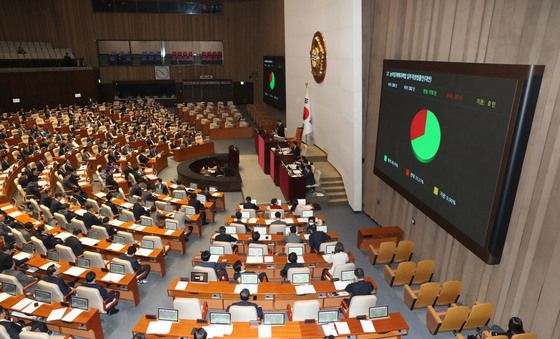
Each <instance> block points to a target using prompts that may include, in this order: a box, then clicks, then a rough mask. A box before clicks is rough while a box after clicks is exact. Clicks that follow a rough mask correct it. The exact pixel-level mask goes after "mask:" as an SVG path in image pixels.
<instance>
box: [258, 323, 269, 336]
mask: <svg viewBox="0 0 560 339" xmlns="http://www.w3.org/2000/svg"><path fill="white" fill-rule="evenodd" d="M259 338H272V326H270V325H259Z"/></svg>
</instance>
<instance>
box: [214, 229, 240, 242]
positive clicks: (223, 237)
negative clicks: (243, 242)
mask: <svg viewBox="0 0 560 339" xmlns="http://www.w3.org/2000/svg"><path fill="white" fill-rule="evenodd" d="M214 240H215V241H224V242H237V239H235V237H233V236H232V235H231V234H226V227H225V226H220V228H219V229H218V235H216V237H215V238H214Z"/></svg>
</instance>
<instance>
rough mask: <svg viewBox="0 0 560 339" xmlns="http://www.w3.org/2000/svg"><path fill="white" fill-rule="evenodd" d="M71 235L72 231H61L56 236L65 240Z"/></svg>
mask: <svg viewBox="0 0 560 339" xmlns="http://www.w3.org/2000/svg"><path fill="white" fill-rule="evenodd" d="M71 235H72V233H70V232H60V233H58V234H57V235H55V236H54V237H55V238H58V239H60V240H62V241H64V240H66V239H67V238H68V237H70V236H71Z"/></svg>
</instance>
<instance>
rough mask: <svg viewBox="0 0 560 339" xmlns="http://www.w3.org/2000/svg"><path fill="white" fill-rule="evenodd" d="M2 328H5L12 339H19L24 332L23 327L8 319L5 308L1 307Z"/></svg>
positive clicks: (0, 323) (0, 322) (0, 321)
mask: <svg viewBox="0 0 560 339" xmlns="http://www.w3.org/2000/svg"><path fill="white" fill-rule="evenodd" d="M0 326H3V327H4V328H5V329H6V332H8V335H9V336H10V338H12V339H19V334H20V333H21V331H22V330H23V326H22V325H21V324H19V323H15V322H13V321H10V320H9V319H8V314H7V313H6V310H5V309H4V307H2V306H0Z"/></svg>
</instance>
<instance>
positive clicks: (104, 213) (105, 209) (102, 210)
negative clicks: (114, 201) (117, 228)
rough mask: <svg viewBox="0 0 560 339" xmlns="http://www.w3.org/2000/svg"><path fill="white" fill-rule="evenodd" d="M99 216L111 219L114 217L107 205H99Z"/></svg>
mask: <svg viewBox="0 0 560 339" xmlns="http://www.w3.org/2000/svg"><path fill="white" fill-rule="evenodd" d="M99 214H101V215H102V216H104V217H107V218H111V219H112V218H113V217H114V216H115V215H114V214H113V211H112V210H111V208H110V207H109V206H107V205H101V208H100V209H99Z"/></svg>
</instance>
